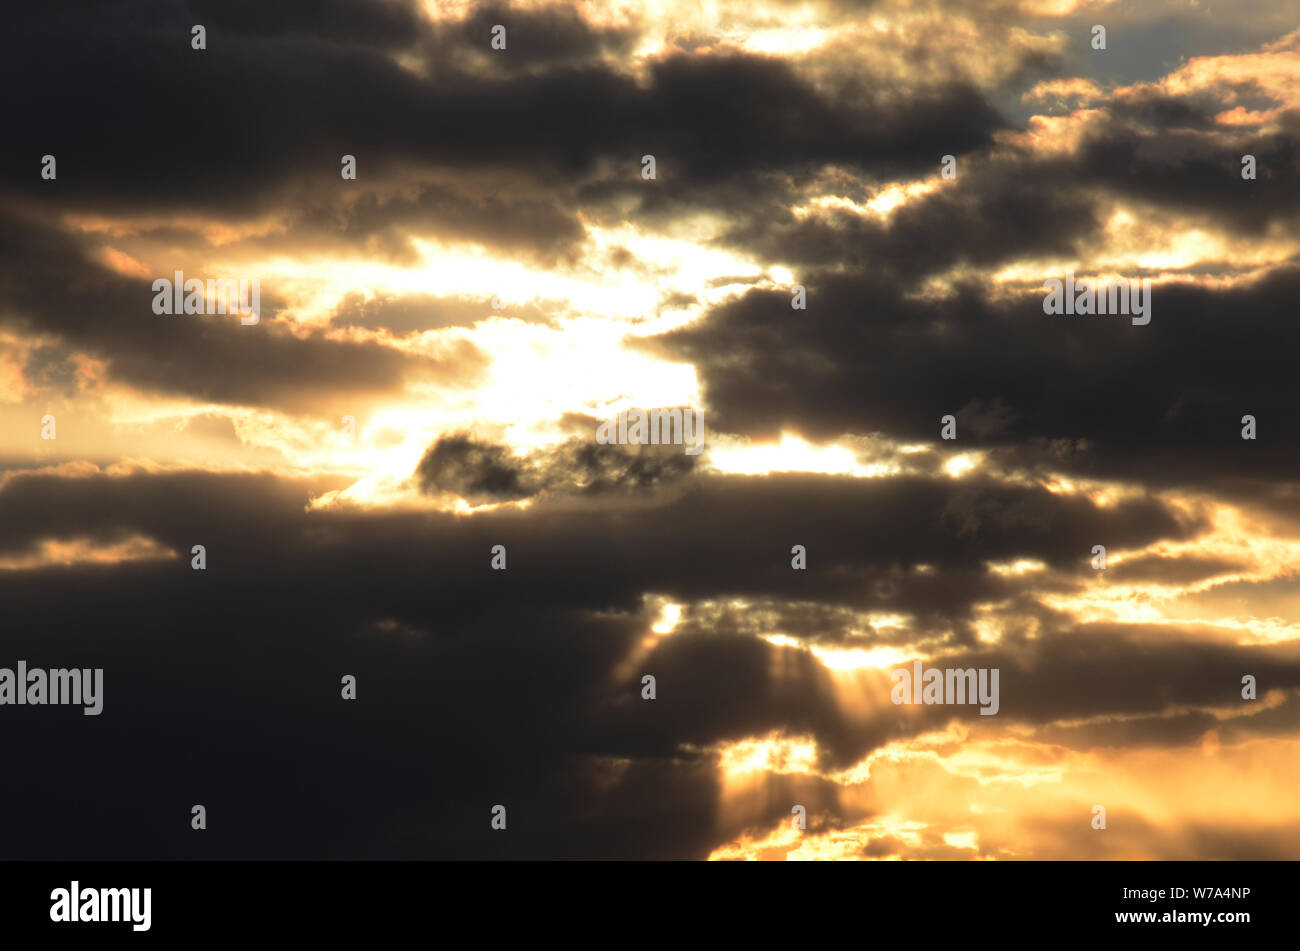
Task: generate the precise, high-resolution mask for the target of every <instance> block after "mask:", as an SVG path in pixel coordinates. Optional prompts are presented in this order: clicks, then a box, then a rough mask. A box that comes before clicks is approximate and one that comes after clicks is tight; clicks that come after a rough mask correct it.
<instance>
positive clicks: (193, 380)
mask: <svg viewBox="0 0 1300 951" xmlns="http://www.w3.org/2000/svg"><path fill="white" fill-rule="evenodd" d="M3 221H4V225H3V227H0V256H3V257H4V258H5V260H6V262H7V264H6V266H5V267H4V268H3V269H0V321H3V322H4V323H7V324H9V325H10V326H11V327H16V328H19V329H24V330H29V331H36V332H39V333H47V334H55V335H57V336H58V337H59V338H60V339H61V341H62V343H63V344H64V346H66V347H67V348H70V349H76V350H84V351H88V352H90V353H92V354H94V355H95V356H98V357H101V358H102V359H104V360H105V361H107V363H108V366H109V373H110V375H111V376H112V377H113V378H114V379H116V380H118V381H121V382H125V383H131V384H134V385H136V386H140V387H143V388H145V389H147V390H151V391H157V392H162V393H170V394H177V395H184V396H189V397H193V398H196V399H203V400H210V401H213V402H221V403H231V404H241V405H271V406H275V407H276V408H279V409H298V410H302V411H305V412H317V413H325V412H329V413H332V412H333V411H334V409H335V403H336V402H337V401H344V402H347V401H353V402H352V403H351V404H350V405H353V406H355V405H356V403H357V401H369V400H371V399H373V398H375V397H378V396H380V395H384V394H392V393H396V392H400V391H401V388H402V385H403V380H404V379H405V378H407V377H417V378H418V377H424V378H428V379H433V380H439V381H443V382H449V383H454V382H465V381H468V380H471V379H473V378H474V376H475V375H476V374H477V373H479V372H480V371H481V370H482V368H483V366H484V365H485V360H486V358H485V357H484V355H483V354H482V353H481V352H480V351H478V350H477V348H475V347H474V346H473V345H472V344H470V343H468V342H465V341H462V342H460V343H458V344H455V345H453V346H451V347H450V348H449V349H448V350H447V351H446V353H445V354H444V355H443V356H441V357H439V358H437V359H431V358H423V357H411V356H408V355H406V354H403V353H400V352H399V351H396V350H393V349H390V348H387V347H382V346H380V345H378V344H374V343H346V342H340V341H333V340H327V339H324V338H322V337H320V336H312V337H308V338H305V339H303V338H299V337H296V336H293V335H291V334H289V333H287V332H284V331H282V330H278V329H277V328H276V322H275V319H274V315H275V310H276V304H275V301H276V295H275V292H274V289H273V288H271V287H264V288H263V294H262V303H263V311H262V314H263V319H262V321H261V323H260V324H258V325H253V326H243V325H241V324H240V322H239V319H238V318H234V317H221V316H202V315H192V314H191V315H184V314H182V315H177V316H166V315H164V316H159V315H157V314H155V313H154V312H153V306H152V305H153V299H154V291H153V290H152V287H151V284H152V281H151V280H150V279H148V278H136V277H125V276H123V275H121V274H118V273H116V272H114V271H111V270H109V269H107V268H105V267H103V266H102V265H100V264H98V263H97V262H96V261H95V260H93V259H92V258H91V257H90V255H89V251H90V249H89V248H88V247H87V246H86V245H85V244H83V243H82V242H81V241H78V240H75V239H73V238H71V237H69V236H65V235H63V234H60V233H58V232H55V231H52V230H49V229H47V228H45V227H41V226H37V225H35V224H33V223H31V222H28V221H23V220H17V219H13V218H5V219H3ZM159 276H160V277H164V276H165V277H167V278H168V279H169V280H170V279H172V277H173V275H172V272H171V271H170V270H169V271H167V272H165V273H164V274H161V275H159ZM187 276H188V277H196V276H199V277H213V276H214V275H194V274H190V275H187ZM215 276H216V277H223V278H224V277H231V276H232V275H226V274H222V275H215Z"/></svg>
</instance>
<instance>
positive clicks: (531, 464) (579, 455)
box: [415, 433, 697, 504]
mask: <svg viewBox="0 0 1300 951" xmlns="http://www.w3.org/2000/svg"><path fill="white" fill-rule="evenodd" d="M696 458H697V457H696V456H689V455H686V454H685V453H684V452H682V450H681V448H680V447H676V446H634V447H631V448H628V447H623V446H617V445H602V444H599V443H596V442H594V441H593V439H592V437H586V438H584V437H581V436H578V437H574V438H571V439H569V440H567V441H566V442H564V443H562V444H560V445H558V446H555V447H552V448H548V449H544V450H538V451H536V452H533V453H530V454H527V455H524V456H517V455H514V454H512V453H511V452H510V450H509V449H508V448H507V447H505V446H501V445H497V444H494V443H487V442H483V441H480V440H477V439H475V438H473V437H472V436H470V435H468V434H465V433H457V434H455V435H451V436H443V437H441V438H440V439H438V441H437V442H435V443H434V444H433V445H432V446H430V447H429V449H428V451H427V452H426V453H425V454H424V458H423V459H421V460H420V465H419V467H418V468H417V469H416V473H415V474H416V478H417V479H418V481H419V485H420V488H421V490H422V491H424V492H429V493H434V492H452V493H454V494H456V495H459V496H460V497H461V498H463V499H465V500H466V501H468V502H472V503H474V504H482V503H484V502H513V501H517V500H519V499H523V498H528V497H530V496H534V495H538V494H540V493H548V492H559V493H580V494H582V495H586V496H595V495H601V494H604V493H608V492H616V491H623V490H640V491H647V490H652V489H655V488H658V487H661V486H664V485H668V484H671V483H673V482H676V481H677V480H680V479H683V478H685V477H686V476H688V475H690V473H691V472H692V471H693V470H694V468H695V462H696Z"/></svg>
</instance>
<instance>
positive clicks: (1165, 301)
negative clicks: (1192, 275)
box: [660, 269, 1300, 485]
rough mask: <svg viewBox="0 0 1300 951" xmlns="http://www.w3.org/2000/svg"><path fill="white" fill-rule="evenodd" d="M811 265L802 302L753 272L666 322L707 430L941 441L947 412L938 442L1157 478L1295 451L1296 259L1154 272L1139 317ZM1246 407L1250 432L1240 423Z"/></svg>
mask: <svg viewBox="0 0 1300 951" xmlns="http://www.w3.org/2000/svg"><path fill="white" fill-rule="evenodd" d="M1051 276H1054V275H1044V278H1047V277H1051ZM1055 276H1057V277H1062V276H1063V275H1055ZM807 282H808V309H807V311H804V312H792V311H791V309H790V298H789V294H788V293H786V292H773V291H765V290H752V291H749V292H747V293H746V294H744V295H743V296H740V297H737V298H733V299H732V300H730V301H728V302H727V303H725V304H723V305H720V306H719V307H717V308H715V309H714V310H713V311H712V312H711V313H710V315H709V316H708V318H707V319H706V320H705V321H704V322H702V323H700V324H696V325H692V326H690V327H687V328H685V329H683V330H680V331H676V332H674V333H671V334H668V335H666V336H665V337H664V338H661V341H660V343H661V345H662V346H663V347H664V349H665V351H666V352H667V353H668V354H669V355H670V356H673V357H675V358H678V359H681V358H685V359H689V360H691V361H693V362H694V363H695V365H696V366H697V368H698V369H699V372H700V374H701V377H702V380H703V382H704V386H705V393H706V402H707V405H708V406H709V409H710V411H711V412H712V413H714V416H713V423H712V426H713V428H714V429H715V430H718V431H724V432H739V433H745V434H748V435H753V436H766V437H772V436H775V435H776V434H777V433H779V432H780V430H781V429H783V428H793V429H795V430H797V431H799V432H802V433H805V434H808V435H810V436H813V437H816V438H834V437H836V436H838V435H840V434H842V433H846V432H849V433H866V432H882V433H884V434H886V435H888V436H891V437H894V438H897V439H900V440H904V441H922V442H931V443H937V442H938V441H939V439H938V436H939V429H940V424H939V421H940V418H941V417H942V416H944V415H947V414H954V415H955V416H956V417H957V433H958V439H957V442H956V443H955V444H953V443H948V444H945V446H952V447H954V448H958V449H971V448H1003V449H1005V450H1006V453H1007V455H1006V458H1005V460H1004V461H1005V462H1006V463H1007V464H1009V465H1010V464H1029V465H1045V466H1052V467H1057V468H1061V469H1065V470H1067V471H1075V472H1081V473H1087V474H1091V475H1094V476H1104V477H1111V478H1120V479H1125V480H1133V481H1142V480H1149V481H1151V482H1152V483H1155V484H1164V485H1170V484H1189V485H1204V484H1206V483H1207V482H1220V483H1226V482H1227V481H1228V480H1230V479H1232V478H1234V477H1237V478H1241V479H1280V478H1288V477H1289V474H1290V473H1292V472H1294V471H1295V467H1296V465H1297V463H1300V459H1298V458H1297V456H1296V449H1295V447H1296V446H1297V445H1300V422H1297V420H1296V419H1295V414H1294V413H1293V412H1292V408H1293V407H1294V406H1295V405H1296V404H1297V402H1298V401H1300V378H1298V377H1297V376H1296V375H1295V374H1294V373H1292V372H1290V369H1289V363H1288V359H1289V358H1288V357H1287V356H1286V354H1288V353H1289V352H1291V350H1292V349H1294V348H1295V347H1297V346H1300V338H1297V337H1296V333H1295V331H1294V327H1295V322H1294V321H1293V320H1291V318H1290V315H1291V313H1292V311H1293V310H1294V301H1295V300H1296V299H1297V298H1298V297H1300V271H1297V270H1295V269H1277V270H1275V271H1274V272H1273V273H1271V274H1269V275H1267V276H1266V277H1264V278H1263V279H1261V280H1259V281H1257V282H1255V283H1252V284H1244V285H1241V286H1237V287H1233V288H1223V289H1216V288H1209V287H1198V286H1195V285H1193V284H1189V283H1182V284H1162V285H1158V286H1155V287H1154V288H1153V291H1152V293H1153V309H1152V320H1151V323H1150V324H1149V325H1147V326H1144V327H1134V326H1132V325H1131V324H1130V322H1129V320H1128V319H1127V318H1122V317H1104V318H1103V317H1095V316H1094V317H1050V316H1047V315H1045V314H1043V312H1042V292H1041V291H1039V292H1036V293H1030V294H1028V295H1023V296H1017V297H1014V298H1013V299H1011V300H1010V301H1007V302H1003V303H992V302H990V301H988V300H986V299H985V297H984V294H983V292H982V291H981V289H979V288H976V287H973V286H969V285H968V286H966V287H964V288H961V289H959V292H958V294H957V296H956V297H955V298H953V299H951V300H946V301H941V302H938V303H929V302H923V301H917V300H914V299H909V298H907V297H905V296H904V290H905V289H904V288H902V287H899V286H897V285H896V284H894V283H892V282H891V281H890V280H889V278H888V277H886V276H885V275H880V277H879V280H875V279H872V278H871V277H867V276H864V275H862V274H857V275H853V276H844V277H841V276H832V275H825V276H820V275H819V276H817V277H816V278H815V279H813V278H808V279H807ZM1227 315H1231V316H1230V319H1229V318H1228V316H1227ZM1246 414H1250V415H1254V416H1255V417H1256V418H1257V420H1258V421H1259V424H1260V427H1261V429H1260V437H1259V439H1258V440H1255V441H1247V440H1242V439H1241V428H1242V423H1241V417H1242V416H1243V415H1246ZM1265 421H1267V422H1266V423H1265ZM1265 426H1267V433H1265V431H1264V428H1263V427H1265Z"/></svg>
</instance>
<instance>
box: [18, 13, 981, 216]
mask: <svg viewBox="0 0 1300 951" xmlns="http://www.w3.org/2000/svg"><path fill="white" fill-rule="evenodd" d="M97 9H98V8H88V9H83V10H81V11H79V14H78V16H76V17H72V16H69V17H68V18H67V19H66V20H64V21H59V20H58V19H57V18H56V17H55V18H51V19H49V20H46V21H42V22H41V23H28V24H26V26H27V28H28V29H27V30H26V31H24V30H11V31H7V32H6V34H5V37H4V40H3V41H2V42H3V43H4V47H3V48H2V49H0V52H3V54H4V56H3V59H4V61H5V63H6V67H5V68H6V71H7V73H8V74H9V75H8V78H9V81H11V82H16V81H18V77H20V76H21V77H29V76H40V77H41V82H39V83H31V82H25V83H24V86H25V88H26V90H27V94H26V95H25V96H24V98H23V101H22V105H21V106H20V107H19V108H20V111H18V112H17V113H16V114H15V115H13V116H12V118H11V121H12V128H13V130H14V132H13V134H14V140H13V141H11V142H10V143H9V144H10V147H9V148H7V149H6V155H5V164H4V168H3V171H4V172H5V180H6V181H8V182H10V183H15V184H12V185H11V186H10V187H11V188H15V189H17V191H18V192H19V193H21V194H22V195H23V196H24V197H25V198H26V199H27V200H29V201H38V202H49V203H50V204H53V205H77V206H81V207H86V208H90V207H93V208H99V209H118V210H123V211H130V212H133V213H137V214H138V213H142V212H144V211H148V210H151V209H152V210H157V209H165V208H194V209H203V210H206V211H208V212H210V213H216V214H221V215H230V214H248V213H262V212H265V211H266V209H267V207H268V205H271V206H274V205H277V204H281V203H286V202H290V201H291V200H292V199H291V193H294V192H297V191H298V190H300V189H307V190H310V191H311V192H315V193H318V194H322V195H329V194H331V193H333V192H337V191H338V190H339V189H340V188H341V187H344V186H345V184H347V183H343V182H342V181H341V180H340V178H339V157H340V156H341V155H343V154H354V155H356V156H357V158H358V167H359V169H362V170H363V171H362V172H361V174H360V177H359V179H358V182H357V185H358V186H359V187H361V188H364V187H366V183H367V182H368V181H370V182H379V181H382V180H384V179H385V177H388V176H395V175H398V174H402V175H405V174H406V172H407V170H409V169H410V168H411V167H413V166H415V167H428V168H461V169H473V170H482V169H485V168H495V169H501V170H510V171H511V172H512V173H514V174H516V175H518V176H521V177H522V178H524V179H526V180H529V181H538V182H547V181H554V180H556V178H557V176H558V177H562V178H564V179H566V180H569V181H571V180H572V176H573V175H574V173H577V172H585V173H591V172H592V171H594V168H595V162H596V160H597V159H609V160H612V161H614V162H615V163H625V164H622V167H625V168H626V171H627V177H628V179H629V180H639V172H640V166H639V161H640V156H641V155H642V154H643V153H645V152H652V153H654V154H656V156H657V157H658V158H659V161H660V162H661V163H662V168H663V172H662V173H661V174H662V177H664V178H669V179H671V178H673V177H679V178H681V177H686V178H692V179H696V180H704V179H709V180H715V181H716V180H721V179H725V178H727V177H728V176H730V175H732V174H734V173H735V172H737V171H740V170H745V169H754V168H761V169H770V168H776V167H781V166H783V165H787V164H791V163H796V164H797V163H825V162H848V163H851V164H854V165H862V166H871V165H874V164H878V163H883V164H886V165H893V164H898V163H905V164H910V165H919V164H920V163H922V162H927V163H929V162H933V161H934V160H935V156H937V155H938V154H942V153H944V152H958V153H960V152H963V151H965V150H968V149H971V148H974V147H977V146H979V145H981V144H984V143H986V142H988V141H989V137H990V134H991V132H992V131H993V130H994V129H996V128H998V127H999V126H1000V125H1001V123H1000V121H999V120H998V118H997V116H996V114H995V113H994V112H993V110H992V109H991V108H990V107H989V106H988V105H987V104H986V103H985V102H984V101H983V99H982V97H981V96H980V94H979V93H978V92H977V91H975V90H974V89H972V88H970V87H967V86H960V85H953V86H947V87H942V88H939V89H921V90H916V91H914V92H913V93H912V94H910V95H907V96H898V95H896V94H894V93H892V92H891V93H889V94H886V93H884V92H883V91H881V90H878V89H873V88H861V87H858V86H854V85H852V84H848V83H845V84H841V88H840V89H838V90H834V91H831V92H822V91H819V90H817V89H814V88H813V87H812V86H811V85H810V84H809V83H808V82H807V81H805V80H803V79H801V78H800V77H799V76H798V75H797V74H796V73H795V71H794V70H793V69H792V68H791V67H790V66H789V65H788V64H787V63H785V62H783V61H781V60H779V59H776V58H769V57H760V56H745V55H739V54H728V55H710V56H690V55H684V54H679V55H673V56H669V57H667V58H664V59H661V60H658V61H656V62H654V63H652V64H650V68H649V75H648V81H647V84H646V85H644V86H643V85H640V84H639V83H638V82H637V81H636V80H634V79H633V78H631V77H630V76H628V75H626V74H624V73H621V72H618V71H615V70H614V69H612V68H610V67H607V66H603V65H596V64H592V63H589V64H584V65H576V66H557V67H556V68H553V69H548V70H547V71H546V72H544V73H542V74H540V75H535V76H534V75H530V76H521V77H515V78H508V77H506V76H505V75H503V74H502V72H501V71H496V72H494V73H493V74H492V75H491V77H483V76H479V75H475V74H469V73H464V72H458V71H457V70H456V69H455V68H454V67H453V66H447V65H445V64H443V63H438V64H435V67H436V68H434V71H433V73H432V74H431V75H430V76H428V77H423V78H422V77H421V76H419V75H417V74H415V73H414V72H411V71H408V70H406V69H404V68H403V67H402V66H400V65H398V64H397V62H396V61H395V60H394V59H393V58H392V57H391V56H389V55H388V54H387V53H386V52H385V51H384V50H382V49H380V48H377V47H375V46H373V45H369V43H368V41H367V38H365V37H363V40H362V41H361V42H358V43H353V44H344V43H341V42H336V41H333V40H335V39H337V37H334V36H333V34H331V38H332V41H331V42H320V41H319V40H317V39H314V38H312V37H308V36H305V35H302V34H299V33H296V32H293V31H289V32H281V31H280V30H278V29H275V30H272V29H270V28H268V29H265V30H263V29H261V28H259V27H256V26H252V27H250V28H249V29H250V30H252V31H253V32H254V33H256V34H257V35H248V34H244V33H236V32H230V31H228V30H226V29H225V28H224V27H223V26H222V25H221V23H220V22H214V24H213V26H212V27H211V29H210V30H209V37H208V48H207V49H206V50H204V51H194V50H191V49H190V47H189V28H190V25H191V22H192V14H189V15H187V14H186V12H185V11H184V9H183V8H178V7H175V8H174V7H161V8H155V7H153V6H146V7H143V8H136V7H133V6H131V5H129V4H123V5H120V6H117V7H115V8H112V9H109V10H106V11H105V17H104V19H103V20H102V21H100V20H97V19H96V18H95V14H96V11H97ZM338 9H341V10H349V9H351V8H350V6H348V5H346V4H343V5H340V7H339V8H338ZM145 11H147V14H146V12H145ZM132 14H136V15H132ZM285 16H286V17H288V18H289V19H293V16H290V15H288V14H286V15H285ZM512 16H514V14H512ZM529 16H532V15H531V14H525V15H523V18H524V22H527V21H528V17H529ZM537 16H543V17H547V16H560V17H561V18H562V19H564V20H565V22H569V20H570V19H571V15H570V14H567V13H566V14H563V15H561V14H557V13H554V12H553V11H552V13H543V14H537ZM557 22H558V21H557ZM546 23H548V24H550V21H549V20H547V21H546ZM550 25H554V24H550ZM547 28H548V29H549V28H550V27H549V26H548V27H547ZM576 29H577V32H576V33H574V34H573V36H574V37H577V36H578V35H579V34H581V31H582V28H581V27H578V28H576ZM582 35H586V34H582ZM486 41H487V38H486V37H484V38H483V42H484V44H485V45H486ZM565 42H568V41H565ZM573 43H576V44H577V46H578V47H581V46H582V41H580V40H578V39H574V40H573ZM48 45H57V46H58V48H59V49H60V50H61V55H62V56H63V57H64V59H65V61H66V62H67V63H69V64H71V65H70V68H68V69H65V70H60V71H58V72H49V71H47V70H45V69H43V56H44V54H43V53H42V52H41V51H42V49H43V48H45V47H46V46H48ZM521 45H522V44H521ZM570 45H573V44H572V43H571V44H570ZM501 55H502V56H503V57H513V56H516V55H519V58H520V61H521V62H523V60H524V59H526V58H527V56H528V53H527V52H526V50H523V49H521V50H516V49H515V48H514V47H512V48H511V49H510V51H508V52H506V53H504V54H501ZM557 55H558V54H557ZM553 58H554V57H552V59H553ZM563 58H564V57H563V56H561V57H560V59H563ZM493 62H495V60H493ZM159 75H165V76H167V77H168V81H167V82H166V83H160V82H158V81H157V77H158V76H159ZM778 131H779V134H774V132H778ZM47 153H50V154H54V155H56V157H57V158H58V160H59V163H60V164H59V178H58V180H57V182H55V183H51V182H45V181H42V180H41V179H40V178H39V175H38V172H39V159H40V156H41V155H43V154H47ZM91 156H93V159H92V158H91ZM354 190H355V189H354Z"/></svg>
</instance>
